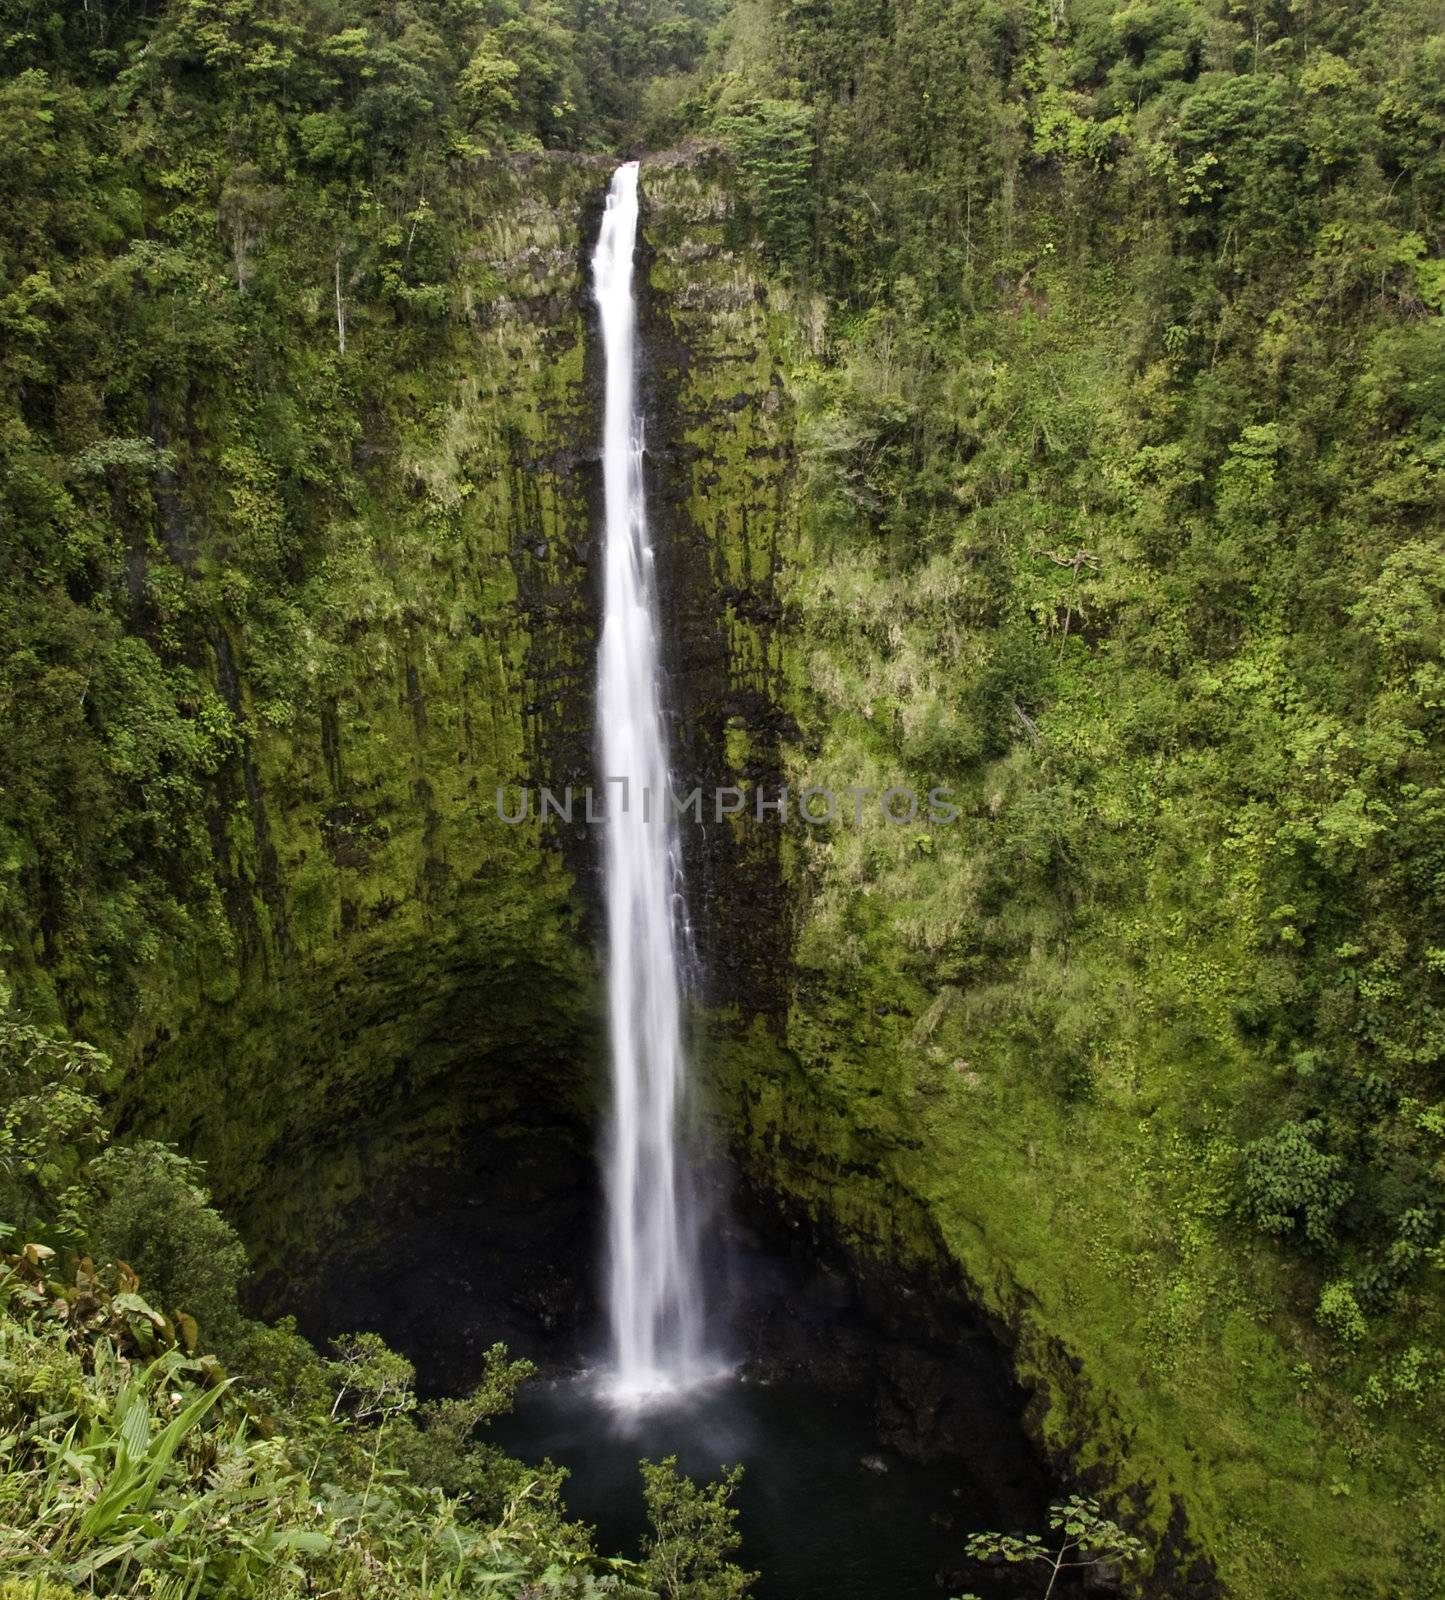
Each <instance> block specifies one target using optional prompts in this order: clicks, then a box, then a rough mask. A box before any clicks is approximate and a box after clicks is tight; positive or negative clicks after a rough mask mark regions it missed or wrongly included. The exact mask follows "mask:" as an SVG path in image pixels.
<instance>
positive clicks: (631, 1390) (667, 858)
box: [592, 161, 703, 1403]
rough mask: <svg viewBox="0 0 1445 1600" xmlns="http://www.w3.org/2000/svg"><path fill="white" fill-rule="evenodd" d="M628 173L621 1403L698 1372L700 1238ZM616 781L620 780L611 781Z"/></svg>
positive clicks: (610, 343) (613, 1007) (614, 348)
mask: <svg viewBox="0 0 1445 1600" xmlns="http://www.w3.org/2000/svg"><path fill="white" fill-rule="evenodd" d="M637 177H638V167H637V163H636V162H635V161H630V162H628V163H627V164H626V165H625V166H622V167H619V168H618V169H617V172H616V173H615V174H614V176H613V179H612V184H611V188H610V190H609V192H608V196H607V211H606V215H605V216H604V218H603V221H602V231H601V233H600V235H599V237H598V241H597V250H596V253H595V255H594V256H593V258H592V272H593V286H594V293H595V296H596V300H597V307H598V312H599V316H600V320H601V324H602V343H603V351H604V354H605V357H606V366H607V391H606V407H605V415H604V424H603V434H602V459H603V479H604V505H605V512H606V537H605V540H604V561H605V566H606V575H605V584H604V597H603V619H602V645H601V650H600V652H599V658H598V669H597V714H598V719H599V722H600V724H601V754H602V777H603V779H604V787H605V789H606V793H607V825H606V827H605V828H604V829H603V833H604V835H605V857H604V873H605V889H606V901H607V990H608V1006H609V1025H610V1034H611V1049H612V1118H611V1125H610V1128H609V1133H608V1139H607V1148H606V1154H605V1175H606V1189H607V1208H608V1246H609V1263H608V1272H609V1277H608V1310H609V1316H610V1321H611V1335H612V1370H611V1373H610V1374H609V1388H610V1391H611V1393H612V1395H613V1397H614V1398H615V1399H616V1400H618V1401H620V1402H622V1403H633V1402H636V1401H639V1400H641V1399H644V1398H646V1397H648V1396H651V1395H656V1394H659V1393H668V1392H672V1391H675V1390H677V1389H679V1388H682V1387H685V1386H686V1385H687V1384H689V1383H691V1382H693V1381H695V1380H696V1379H697V1378H698V1377H700V1376H701V1375H702V1373H703V1350H702V1344H703V1338H702V1307H701V1293H700V1288H699V1276H700V1275H699V1271H698V1261H697V1256H698V1235H697V1226H696V1218H695V1212H694V1208H693V1206H692V1204H691V1202H690V1193H689V1187H690V1186H689V1175H688V1168H687V1166H686V1161H687V1155H686V1151H685V1149H684V1146H683V1128H682V1125H681V1118H682V1114H683V1111H684V1105H685V1097H686V1092H687V1067H686V1061H685V1059H684V1054H683V1039H682V962H681V954H682V949H681V946H682V937H681V928H680V926H679V918H680V915H681V913H680V907H681V893H680V891H681V883H682V871H681V859H680V856H679V852H678V844H677V828H676V824H675V820H674V818H673V816H672V812H671V806H670V801H669V777H670V774H669V768H668V755H667V735H666V731H665V728H664V724H663V719H662V707H661V681H660V679H661V668H660V662H659V650H658V613H657V588H656V584H655V581H654V573H653V552H652V546H651V544H650V543H649V540H648V530H647V508H646V505H645V503H644V498H643V486H642V448H643V431H642V430H643V425H642V417H641V415H640V414H639V411H638V406H637V400H636V393H635V387H636V369H637V351H636V306H635V303H634V300H633V293H632V257H633V251H634V248H635V245H636V239H637ZM618 780H625V784H624V783H623V782H619V781H618Z"/></svg>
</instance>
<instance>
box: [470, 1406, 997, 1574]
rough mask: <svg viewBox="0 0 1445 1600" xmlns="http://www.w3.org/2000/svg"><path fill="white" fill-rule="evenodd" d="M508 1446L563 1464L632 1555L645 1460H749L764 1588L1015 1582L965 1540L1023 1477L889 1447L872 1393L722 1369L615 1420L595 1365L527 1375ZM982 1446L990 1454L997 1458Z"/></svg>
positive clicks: (572, 1502) (576, 1497) (505, 1439)
mask: <svg viewBox="0 0 1445 1600" xmlns="http://www.w3.org/2000/svg"><path fill="white" fill-rule="evenodd" d="M497 1426H498V1432H497V1439H498V1442H499V1443H501V1444H503V1445H505V1446H506V1447H507V1448H508V1449H509V1450H511V1451H512V1452H513V1453H514V1454H516V1455H519V1456H520V1457H522V1459H524V1460H527V1461H531V1462H535V1463H540V1462H541V1461H543V1460H544V1459H546V1458H548V1457H550V1458H551V1459H552V1460H554V1461H557V1462H562V1463H565V1464H566V1465H567V1466H568V1467H570V1469H571V1477H570V1478H569V1479H568V1481H567V1484H566V1485H565V1488H564V1491H563V1492H564V1498H565V1500H566V1504H567V1508H568V1510H569V1511H570V1512H571V1514H572V1515H573V1516H576V1517H579V1518H581V1519H582V1520H583V1521H585V1522H589V1523H591V1524H593V1525H594V1526H595V1527H596V1529H597V1533H598V1538H597V1546H598V1548H599V1549H600V1550H606V1551H615V1552H618V1553H622V1554H628V1555H635V1554H636V1553H637V1551H638V1541H639V1539H640V1538H641V1536H642V1534H643V1532H644V1531H645V1528H646V1518H645V1515H644V1511H643V1503H642V1487H641V1477H640V1474H639V1472H638V1460H639V1458H641V1457H644V1456H645V1457H648V1458H650V1459H652V1460H660V1459H662V1458H663V1457H665V1456H669V1455H675V1456H676V1457H677V1458H678V1465H679V1467H680V1468H681V1469H682V1470H683V1471H684V1472H686V1473H687V1474H688V1475H689V1476H691V1477H693V1478H695V1479H697V1480H698V1481H702V1480H705V1479H709V1478H712V1477H715V1476H716V1475H717V1474H718V1472H719V1470H720V1469H721V1468H722V1467H724V1466H730V1465H732V1464H733V1463H735V1462H741V1463H742V1464H743V1467H744V1475H743V1482H742V1485H741V1487H740V1489H739V1491H738V1493H737V1496H736V1498H735V1501H734V1504H735V1505H736V1506H737V1508H738V1511H739V1522H738V1526H739V1529H740V1531H741V1533H742V1539H743V1547H742V1552H741V1555H740V1557H739V1558H738V1559H739V1560H740V1562H741V1563H742V1565H744V1566H745V1567H747V1568H749V1569H750V1570H754V1571H757V1572H759V1573H760V1576H759V1578H758V1581H757V1583H756V1585H755V1587H754V1589H753V1590H752V1591H751V1592H752V1594H753V1595H755V1596H756V1597H757V1600H939V1597H941V1596H952V1595H956V1594H959V1593H960V1592H962V1591H963V1590H964V1589H965V1588H967V1589H971V1590H973V1591H974V1592H976V1593H978V1594H980V1595H988V1596H995V1595H997V1596H1001V1595H1004V1594H1008V1595H1014V1594H1017V1593H1020V1592H1021V1591H1020V1589H1019V1588H1018V1586H1017V1584H1016V1583H1013V1582H1009V1583H1008V1584H1007V1585H1006V1586H1005V1587H999V1586H998V1585H999V1582H1000V1578H999V1575H996V1574H991V1573H989V1572H987V1571H986V1570H985V1569H982V1568H980V1567H978V1566H977V1565H975V1564H973V1563H971V1562H968V1561H967V1559H966V1557H965V1556H964V1551H963V1542H964V1538H965V1536H966V1535H967V1534H968V1533H969V1532H972V1531H976V1530H979V1529H982V1528H991V1527H999V1526H1006V1527H1011V1526H1014V1525H1015V1523H1014V1518H1015V1517H1016V1516H1017V1514H1018V1512H1019V1510H1020V1509H1021V1507H1020V1504H1019V1500H1020V1494H1019V1489H1018V1486H1016V1485H1008V1484H1004V1485H994V1484H990V1483H989V1482H988V1481H986V1478H985V1477H984V1476H982V1475H980V1474H979V1473H978V1472H976V1471H974V1470H971V1469H970V1467H969V1465H968V1464H967V1463H966V1462H965V1461H962V1460H952V1461H949V1462H946V1463H940V1464H934V1465H930V1466H921V1465H918V1464H915V1463H912V1462H909V1461H905V1460H904V1459H903V1458H902V1457H901V1456H900V1455H898V1454H897V1453H896V1452H894V1451H890V1450H888V1449H886V1448H881V1447H880V1446H879V1443H878V1440H877V1434H876V1429H875V1427H874V1424H873V1421H872V1418H871V1416H870V1414H869V1408H868V1407H867V1406H866V1405H860V1404H857V1403H854V1402H852V1401H850V1400H849V1399H848V1398H847V1397H845V1396H839V1395H829V1394H825V1393H821V1392H819V1391H818V1390H817V1389H815V1388H812V1387H810V1386H808V1385H807V1384H806V1383H802V1382H799V1381H797V1380H794V1379H781V1380H778V1381H772V1382H768V1381H746V1380H744V1379H740V1378H733V1379H727V1380H723V1381H720V1382H717V1383H715V1384H712V1385H709V1386H708V1387H707V1388H706V1389H705V1390H703V1391H701V1392H700V1393H699V1394H697V1395H696V1396H695V1397H694V1398H692V1399H691V1400H689V1401H686V1402H682V1403H676V1402H674V1403H668V1404H665V1405H658V1406H655V1407H649V1408H648V1409H647V1410H646V1411H644V1412H642V1413H641V1414H630V1415H626V1416H624V1417H619V1416H618V1414H617V1413H616V1412H614V1411H613V1410H612V1408H611V1407H610V1406H609V1405H608V1404H607V1403H606V1402H605V1401H604V1400H602V1399H600V1398H599V1396H598V1395H597V1393H596V1392H595V1390H594V1388H593V1387H592V1385H591V1384H590V1383H589V1381H588V1380H587V1379H586V1378H585V1377H580V1378H573V1379H560V1380H551V1381H546V1382H539V1383H533V1384H531V1385H529V1386H527V1388H526V1390H525V1391H524V1392H523V1394H522V1396H521V1397H520V1400H519V1403H518V1406H517V1409H516V1411H515V1413H514V1414H513V1415H512V1416H511V1417H509V1418H506V1419H505V1420H504V1421H503V1422H502V1423H500V1424H498V1425H497ZM989 1453H990V1452H989V1451H988V1450H985V1451H984V1454H989Z"/></svg>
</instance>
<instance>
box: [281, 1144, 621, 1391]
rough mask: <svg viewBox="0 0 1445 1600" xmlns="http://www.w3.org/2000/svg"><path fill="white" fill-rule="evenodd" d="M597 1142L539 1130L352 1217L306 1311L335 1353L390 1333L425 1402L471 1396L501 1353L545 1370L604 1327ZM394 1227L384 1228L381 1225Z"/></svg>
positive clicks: (395, 1191) (417, 1174)
mask: <svg viewBox="0 0 1445 1600" xmlns="http://www.w3.org/2000/svg"><path fill="white" fill-rule="evenodd" d="M591 1144H592V1140H591V1134H590V1130H589V1129H587V1128H586V1127H585V1126H581V1125H577V1124H567V1123H564V1122H556V1121H548V1120H546V1119H545V1118H537V1119H535V1120H534V1121H531V1122H529V1123H520V1124H512V1125H510V1126H507V1127H504V1128H501V1129H497V1130H492V1131H491V1132H490V1133H486V1134H479V1135H478V1136H476V1137H475V1138H473V1139H472V1141H471V1142H470V1143H469V1145H468V1147H467V1149H466V1150H465V1151H464V1152H463V1155H462V1157H461V1159H460V1160H459V1161H458V1162H457V1163H456V1164H455V1165H452V1166H447V1167H444V1168H435V1169H425V1168H424V1169H422V1170H419V1171H414V1172H411V1173H408V1174H407V1175H406V1176H405V1178H404V1179H403V1180H400V1181H397V1182H394V1183H391V1184H388V1185H386V1186H384V1188H383V1189H382V1191H381V1192H380V1193H378V1194H377V1195H376V1196H374V1197H373V1199H372V1200H371V1201H370V1202H368V1203H367V1205H366V1206H365V1207H360V1206H358V1207H355V1208H352V1210H351V1212H350V1214H349V1215H348V1217H347V1218H346V1219H345V1220H344V1221H343V1224H342V1226H341V1228H340V1229H339V1230H338V1233H337V1235H336V1238H335V1240H334V1241H333V1244H332V1247H331V1248H330V1249H329V1250H328V1251H327V1253H326V1256H325V1258H324V1261H323V1264H322V1266H321V1269H320V1271H319V1273H318V1274H317V1276H316V1278H315V1280H314V1281H313V1282H312V1283H311V1284H310V1285H308V1287H307V1289H306V1291H305V1292H304V1295H303V1298H302V1301H301V1304H300V1306H299V1307H298V1308H294V1309H297V1310H298V1313H299V1317H300V1322H301V1326H302V1328H303V1330H304V1331H305V1332H306V1333H307V1334H308V1335H309V1336H310V1337H312V1338H313V1339H315V1340H316V1341H317V1342H318V1343H321V1344H324V1343H325V1341H326V1340H327V1339H329V1338H334V1337H336V1336H337V1335H338V1334H341V1333H343V1332H352V1331H375V1332H380V1333H381V1334H382V1335H383V1336H384V1337H385V1339H386V1340H387V1342H388V1343H389V1344H391V1345H392V1346H393V1347H394V1348H396V1349H398V1350H400V1351H402V1352H404V1353H405V1354H406V1356H407V1357H408V1358H409V1359H410V1360H411V1361H413V1362H414V1363H415V1365H416V1368H417V1374H418V1379H419V1383H420V1387H421V1389H422V1392H423V1393H424V1394H427V1395H441V1394H460V1393H463V1392H464V1391H465V1390H466V1389H468V1388H469V1387H470V1386H471V1385H473V1384H474V1383H475V1382H476V1380H477V1376H478V1374H479V1373H480V1372H481V1370H482V1365H483V1361H484V1358H485V1356H486V1352H487V1351H488V1350H489V1349H490V1348H491V1346H492V1345H493V1344H495V1343H497V1342H498V1341H500V1342H502V1343H504V1344H506V1345H507V1347H508V1349H509V1350H511V1351H512V1352H513V1354H515V1355H522V1354H525V1355H526V1356H528V1357H529V1358H530V1359H532V1360H534V1361H537V1362H538V1363H539V1364H540V1365H542V1366H543V1367H544V1368H545V1367H547V1366H548V1365H549V1364H552V1363H554V1362H564V1361H570V1360H571V1358H572V1357H573V1355H574V1354H575V1352H576V1349H577V1345H578V1335H579V1330H583V1329H586V1330H592V1329H595V1328H596V1326H597V1322H598V1315H599V1311H598V1301H597V1260H598V1249H599V1232H600V1230H599V1223H600V1207H601V1197H600V1192H599V1186H598V1181H597V1169H596V1163H595V1160H594V1158H593V1154H592V1148H591ZM379 1218H380V1219H384V1220H383V1221H382V1222H381V1224H380V1226H378V1219H379Z"/></svg>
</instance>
